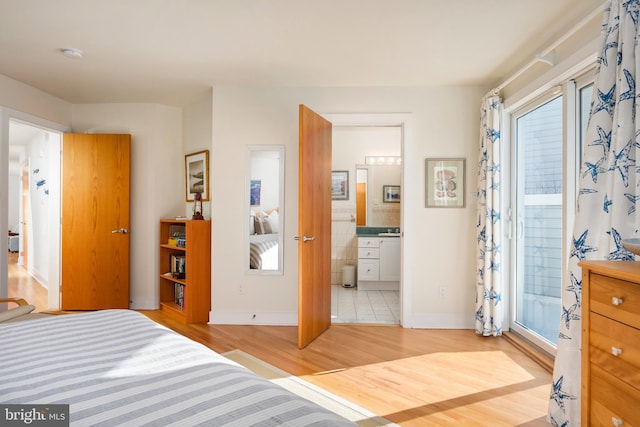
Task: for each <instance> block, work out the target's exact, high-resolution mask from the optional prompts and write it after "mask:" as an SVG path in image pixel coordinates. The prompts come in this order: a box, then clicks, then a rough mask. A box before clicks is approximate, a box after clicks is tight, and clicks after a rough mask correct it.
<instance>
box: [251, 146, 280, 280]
mask: <svg viewBox="0 0 640 427" xmlns="http://www.w3.org/2000/svg"><path fill="white" fill-rule="evenodd" d="M259 151H277V152H278V154H279V155H280V164H279V168H278V176H279V179H278V187H279V192H278V209H279V210H278V269H277V270H254V269H251V268H250V267H249V263H250V252H251V251H250V246H249V245H250V240H251V238H250V235H249V228H248V227H247V222H246V221H243V224H244V236H245V238H244V241H245V256H244V263H245V271H246V273H247V274H257V275H273V274H279V275H282V274H284V213H285V212H284V171H285V168H284V165H285V146H284V145H247V148H246V163H245V183H244V188H245V192H244V206H245V210H244V212H245V215H244V218H247V219H248V218H250V217H251V210H252V209H251V203H250V199H251V159H252V155H253V153H255V152H259Z"/></svg>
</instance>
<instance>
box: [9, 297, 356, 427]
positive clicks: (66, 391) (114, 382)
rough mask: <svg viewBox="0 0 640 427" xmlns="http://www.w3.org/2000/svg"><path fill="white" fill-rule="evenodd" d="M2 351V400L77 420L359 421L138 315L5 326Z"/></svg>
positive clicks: (217, 423)
mask: <svg viewBox="0 0 640 427" xmlns="http://www.w3.org/2000/svg"><path fill="white" fill-rule="evenodd" d="M0 349H1V350H0V403H2V404H48V405H53V404H69V405H70V407H69V408H70V420H71V425H72V426H119V425H126V426H142V425H147V426H169V425H176V426H198V425H201V426H226V425H228V426H243V427H244V426H251V425H255V426H270V425H289V426H310V425H318V426H320V425H322V426H352V425H354V424H353V423H351V422H349V421H348V420H346V419H344V418H342V417H340V416H338V415H337V414H334V413H333V412H330V411H328V410H326V409H324V408H322V407H320V406H318V405H316V404H314V403H313V402H310V401H308V400H305V399H303V398H301V397H299V396H297V395H295V394H293V393H291V392H289V391H287V390H285V389H283V388H282V387H280V386H278V385H276V384H273V383H271V382H269V381H267V380H265V379H263V378H261V377H259V376H257V375H255V374H253V373H252V372H250V371H249V370H247V369H246V368H244V367H242V366H240V365H238V364H236V363H235V362H233V361H230V360H228V359H226V358H225V357H223V356H221V355H219V354H217V353H215V352H213V351H212V350H210V349H209V348H207V347H205V346H203V345H201V344H199V343H196V342H195V341H192V340H190V339H188V338H185V337H184V336H182V335H179V334H177V333H175V332H173V331H171V330H169V329H167V328H165V327H163V326H161V325H159V324H157V323H155V322H153V321H151V320H150V319H148V318H147V317H145V316H144V315H142V314H140V313H137V312H134V311H129V310H104V311H97V312H90V313H84V314H69V315H63V316H51V317H47V318H41V319H35V320H30V321H25V322H18V323H9V324H0Z"/></svg>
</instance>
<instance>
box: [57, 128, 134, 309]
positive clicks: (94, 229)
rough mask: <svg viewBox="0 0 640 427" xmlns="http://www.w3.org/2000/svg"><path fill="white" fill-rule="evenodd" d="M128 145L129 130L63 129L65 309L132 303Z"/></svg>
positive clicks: (63, 288)
mask: <svg viewBox="0 0 640 427" xmlns="http://www.w3.org/2000/svg"><path fill="white" fill-rule="evenodd" d="M130 151H131V136H130V135H98V134H65V135H64V138H63V143H62V283H61V292H62V309H63V310H98V309H106V308H128V307H129V234H128V230H129V191H130V190H129V178H130V170H129V163H130Z"/></svg>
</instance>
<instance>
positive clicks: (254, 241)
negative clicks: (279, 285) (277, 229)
mask: <svg viewBox="0 0 640 427" xmlns="http://www.w3.org/2000/svg"><path fill="white" fill-rule="evenodd" d="M249 268H251V269H254V270H277V269H278V268H279V266H278V234H277V233H273V234H255V235H252V236H250V244H249Z"/></svg>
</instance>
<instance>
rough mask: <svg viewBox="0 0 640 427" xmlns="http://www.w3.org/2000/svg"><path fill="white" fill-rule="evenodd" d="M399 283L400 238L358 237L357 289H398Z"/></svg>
mask: <svg viewBox="0 0 640 427" xmlns="http://www.w3.org/2000/svg"><path fill="white" fill-rule="evenodd" d="M399 285H400V239H399V238H397V237H359V238H358V289H359V290H365V291H366V290H394V291H395V290H398V289H399Z"/></svg>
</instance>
